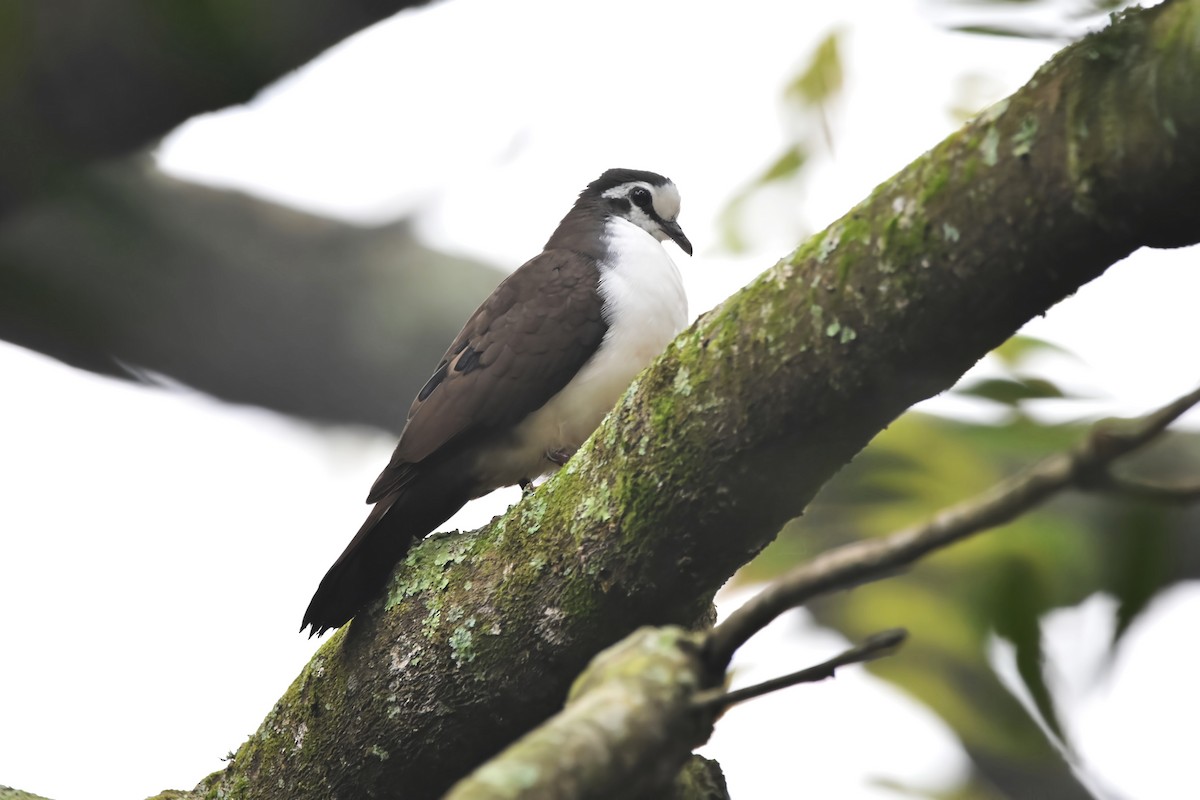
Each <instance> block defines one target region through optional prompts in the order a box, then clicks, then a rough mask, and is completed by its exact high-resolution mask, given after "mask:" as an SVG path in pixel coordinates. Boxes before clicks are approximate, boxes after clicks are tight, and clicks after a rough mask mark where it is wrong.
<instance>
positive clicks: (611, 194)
mask: <svg viewBox="0 0 1200 800" xmlns="http://www.w3.org/2000/svg"><path fill="white" fill-rule="evenodd" d="M635 186H641V187H642V188H643V189H648V190H649V191H650V194H654V187H653V186H651V185H650V184H648V183H646V182H645V181H629V183H622V184H621V185H620V186H614V187H613V188H611V189H609V190H608V191H607V192H605V193H604V194H602V195H601V197H607V198H609V199H614V200H615V199H616V198H618V197H628V196H629V193H630V192H632V191H633V187H635Z"/></svg>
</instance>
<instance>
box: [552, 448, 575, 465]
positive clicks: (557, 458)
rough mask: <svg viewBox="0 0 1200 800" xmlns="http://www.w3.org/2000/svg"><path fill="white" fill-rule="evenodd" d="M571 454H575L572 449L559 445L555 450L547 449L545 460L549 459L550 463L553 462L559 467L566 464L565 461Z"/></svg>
mask: <svg viewBox="0 0 1200 800" xmlns="http://www.w3.org/2000/svg"><path fill="white" fill-rule="evenodd" d="M573 455H575V450H574V449H571V450H567V449H566V448H562V447H560V448H559V449H557V450H549V451H547V452H546V460H547V461H549V462H550V463H551V464H555V465H557V466H560V467H561V466H562V465H563V464H566V463H567V461H568V460H569V459H570V458H571V456H573Z"/></svg>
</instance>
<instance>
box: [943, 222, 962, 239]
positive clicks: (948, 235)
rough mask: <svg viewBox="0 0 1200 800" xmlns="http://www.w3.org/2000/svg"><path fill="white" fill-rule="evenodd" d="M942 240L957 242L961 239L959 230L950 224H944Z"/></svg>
mask: <svg viewBox="0 0 1200 800" xmlns="http://www.w3.org/2000/svg"><path fill="white" fill-rule="evenodd" d="M942 238H944V239H945V240H946V241H947V242H957V241H958V240H959V238H960V236H959V233H958V228H956V227H954V226H953V225H951V224H950V223H949V222H943V223H942Z"/></svg>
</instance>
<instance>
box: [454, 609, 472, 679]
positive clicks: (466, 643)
mask: <svg viewBox="0 0 1200 800" xmlns="http://www.w3.org/2000/svg"><path fill="white" fill-rule="evenodd" d="M474 628H475V617H473V616H472V617H468V618H467V619H466V621H464V622H463V623H462V624H461V625H459V626H458V627H456V628H455V629H454V630H453V632H451V634H450V638H449V642H450V657H451V658H453V659H454V663H455V665H457V666H459V667H461V666H462V665H463V664H470V663H471V662H472V661H474V660H475V638H474Z"/></svg>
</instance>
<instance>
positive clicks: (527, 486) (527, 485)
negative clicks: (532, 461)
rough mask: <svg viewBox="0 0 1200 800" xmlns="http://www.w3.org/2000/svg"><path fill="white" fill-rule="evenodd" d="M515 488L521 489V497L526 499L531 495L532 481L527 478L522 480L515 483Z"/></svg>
mask: <svg viewBox="0 0 1200 800" xmlns="http://www.w3.org/2000/svg"><path fill="white" fill-rule="evenodd" d="M517 486H520V487H521V497H528V496H529V495H531V494H533V481H531V480H529V478H522V479H521V480H519V481H517Z"/></svg>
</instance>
